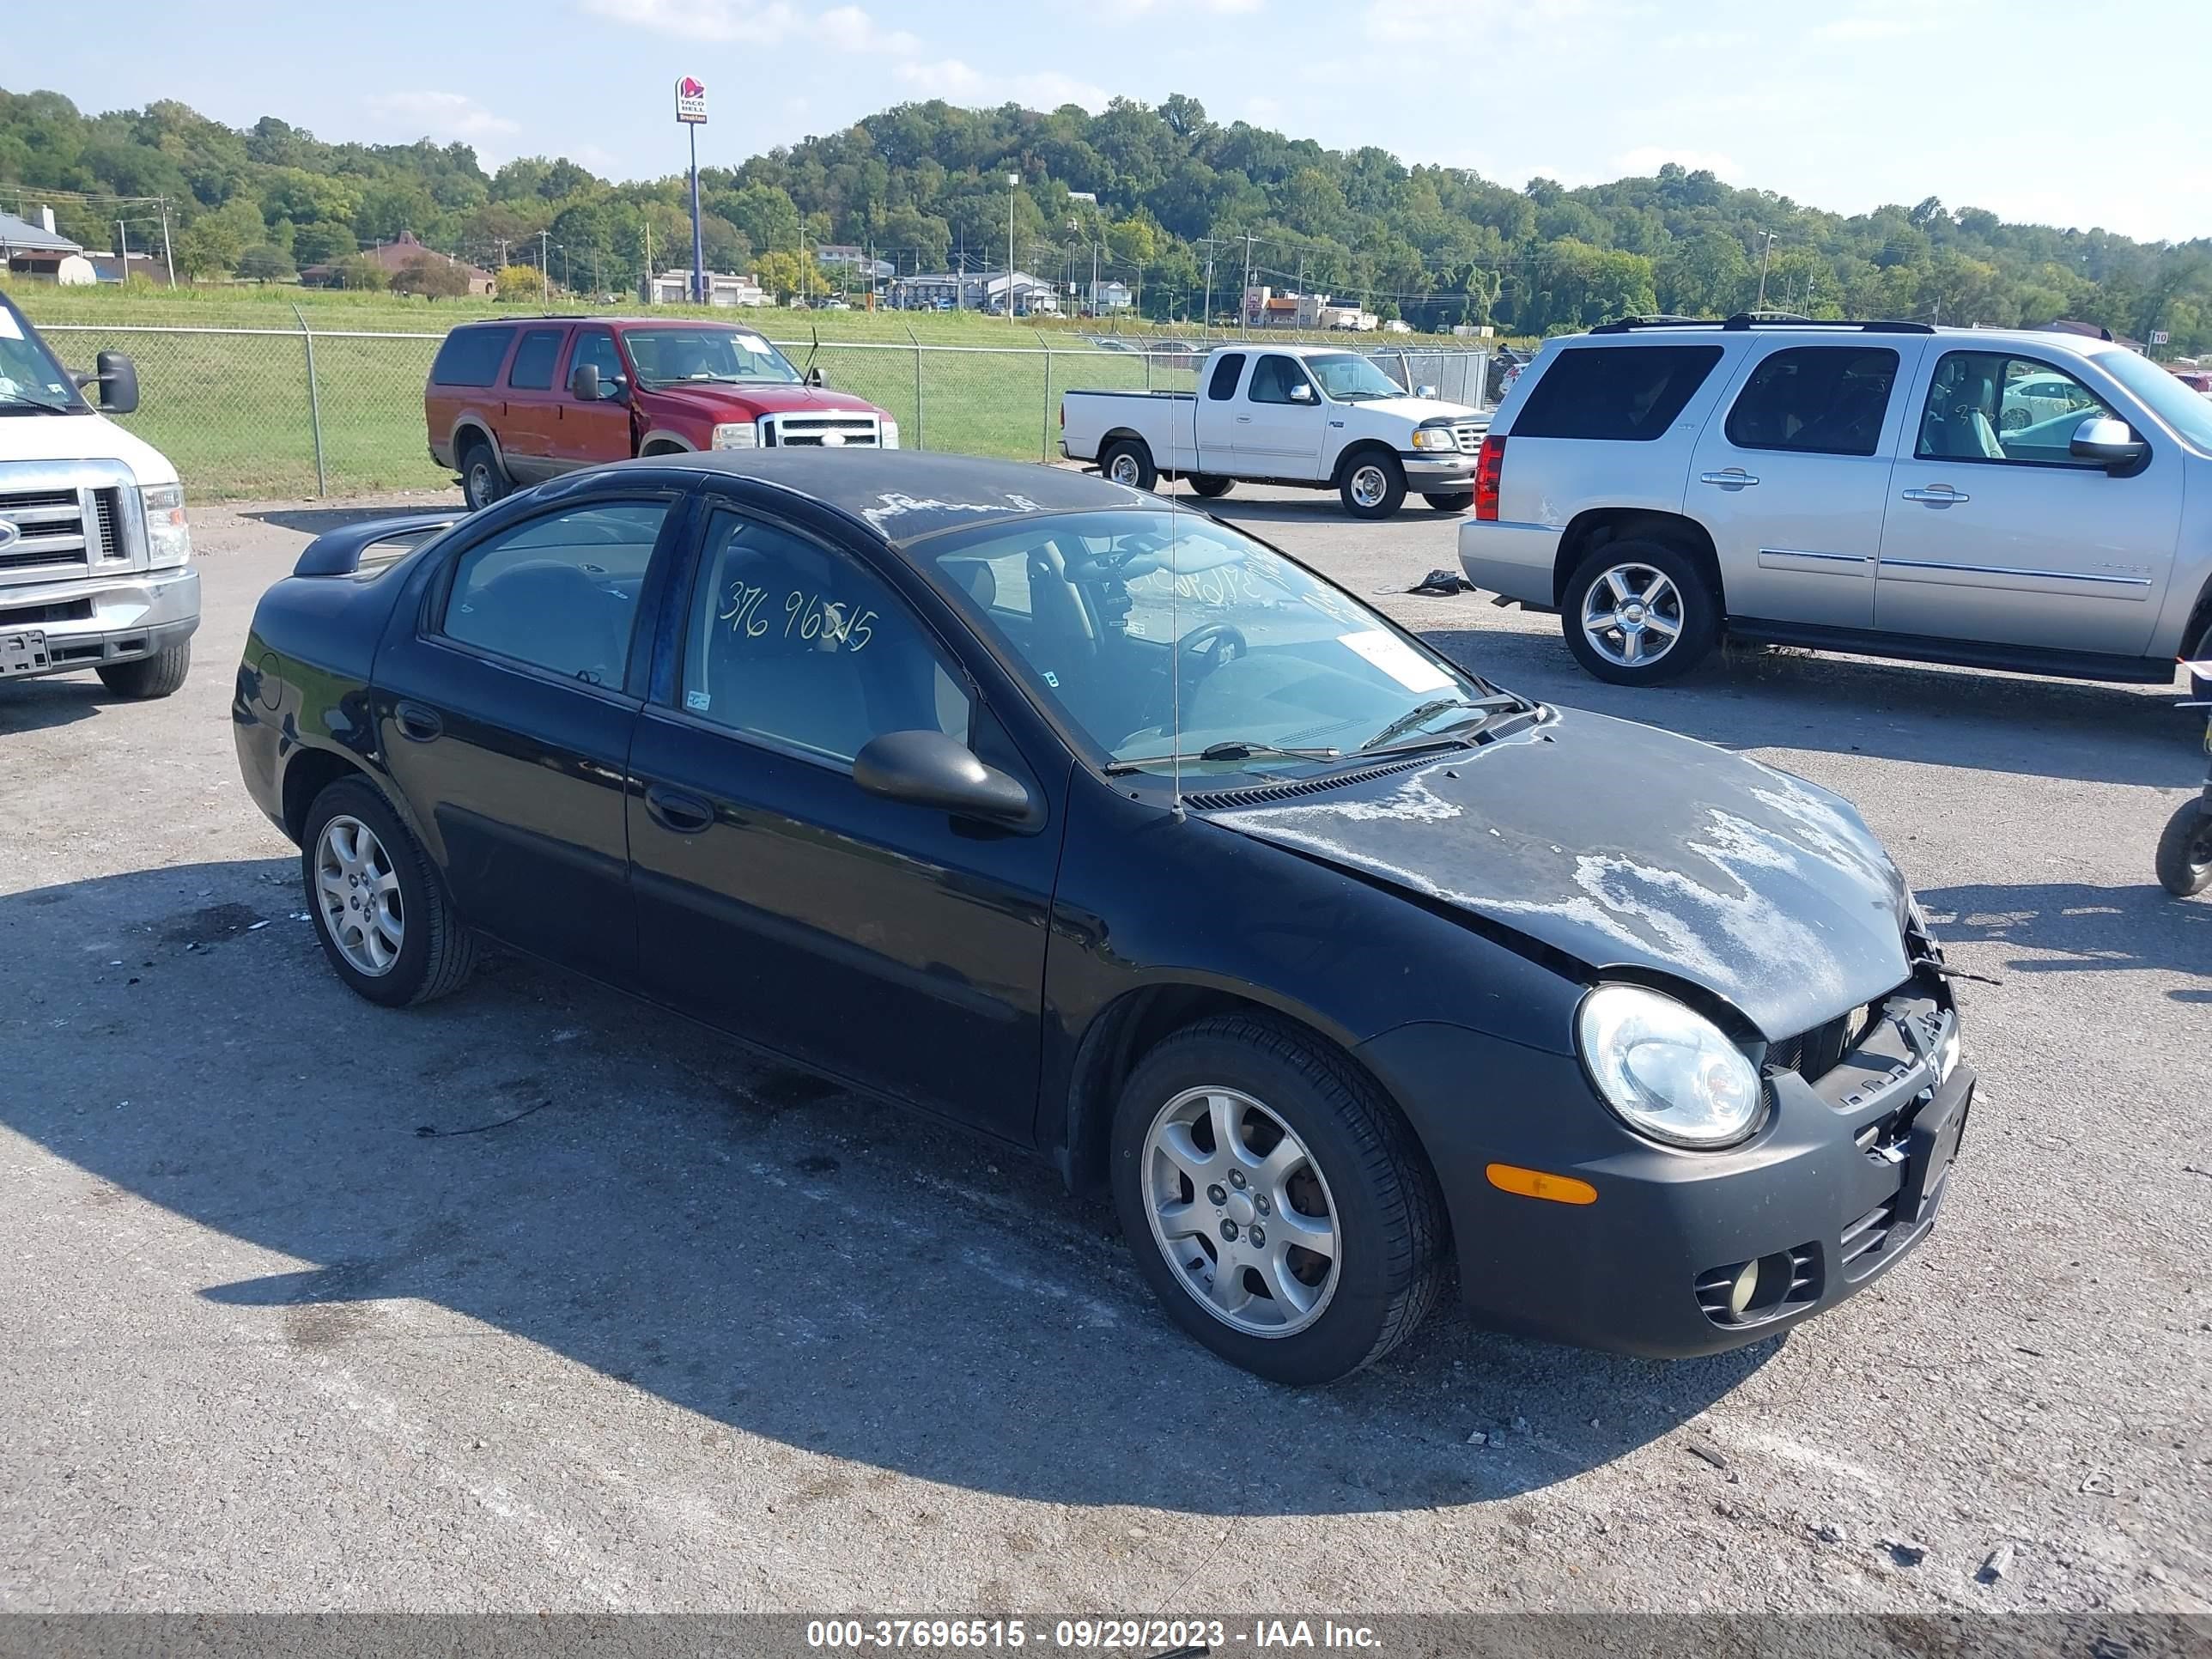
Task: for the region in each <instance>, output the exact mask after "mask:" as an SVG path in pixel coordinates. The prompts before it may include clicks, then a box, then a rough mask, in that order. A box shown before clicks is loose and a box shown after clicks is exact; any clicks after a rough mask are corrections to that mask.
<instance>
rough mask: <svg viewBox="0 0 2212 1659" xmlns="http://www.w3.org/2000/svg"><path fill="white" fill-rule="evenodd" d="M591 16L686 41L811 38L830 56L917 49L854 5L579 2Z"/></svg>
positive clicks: (774, 42)
mask: <svg viewBox="0 0 2212 1659" xmlns="http://www.w3.org/2000/svg"><path fill="white" fill-rule="evenodd" d="M577 3H578V9H580V10H582V11H584V12H586V13H588V14H589V15H592V16H594V17H604V18H606V19H608V20H609V21H612V22H617V23H627V24H629V26H630V27H633V28H641V29H649V30H652V31H653V33H658V34H673V35H678V36H680V37H681V38H683V39H684V40H709V41H715V42H732V43H735V44H738V45H741V46H781V45H782V44H783V43H784V42H785V41H787V40H811V41H814V42H817V43H818V44H820V45H822V46H827V47H829V49H830V50H831V51H833V52H848V53H854V54H860V53H866V52H878V53H883V54H886V55H888V56H891V57H896V58H903V57H908V56H911V55H912V54H913V53H915V52H919V51H921V41H919V40H916V39H915V37H914V36H913V35H911V34H909V33H908V32H907V31H906V30H904V29H886V28H884V27H881V26H880V25H878V23H877V21H876V20H875V19H874V18H872V17H871V16H870V15H868V14H867V13H866V11H863V10H862V9H860V7H858V6H833V7H832V8H830V9H829V10H827V11H811V10H808V9H805V8H803V7H800V6H797V5H793V4H791V3H789V0H577Z"/></svg>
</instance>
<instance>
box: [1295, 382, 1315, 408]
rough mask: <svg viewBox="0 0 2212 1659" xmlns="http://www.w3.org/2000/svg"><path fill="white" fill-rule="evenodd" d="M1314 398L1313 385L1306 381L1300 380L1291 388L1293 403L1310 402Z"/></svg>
mask: <svg viewBox="0 0 2212 1659" xmlns="http://www.w3.org/2000/svg"><path fill="white" fill-rule="evenodd" d="M1313 400H1314V393H1313V387H1312V386H1310V385H1308V384H1307V383H1306V382H1305V381H1304V380H1300V381H1299V382H1298V383H1297V385H1296V386H1292V387H1291V402H1292V403H1294V404H1310V403H1311V402H1312V401H1313Z"/></svg>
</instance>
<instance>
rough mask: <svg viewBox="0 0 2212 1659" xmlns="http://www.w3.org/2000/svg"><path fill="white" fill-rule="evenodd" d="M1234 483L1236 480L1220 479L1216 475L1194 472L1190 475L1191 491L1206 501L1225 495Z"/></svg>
mask: <svg viewBox="0 0 2212 1659" xmlns="http://www.w3.org/2000/svg"><path fill="white" fill-rule="evenodd" d="M1236 483H1237V480H1236V479H1234V478H1225V477H1221V476H1220V475H1219V474H1218V473H1213V472H1194V473H1192V474H1191V475H1190V487H1191V489H1192V490H1193V491H1194V492H1195V493H1196V494H1198V495H1203V496H1205V497H1206V500H1208V501H1212V500H1215V499H1216V498H1217V497H1219V496H1222V495H1227V494H1228V493H1229V492H1230V490H1231V488H1232V487H1233V486H1234V485H1235V484H1236Z"/></svg>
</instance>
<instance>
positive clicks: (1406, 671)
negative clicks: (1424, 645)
mask: <svg viewBox="0 0 2212 1659" xmlns="http://www.w3.org/2000/svg"><path fill="white" fill-rule="evenodd" d="M1337 642H1338V643H1339V644H1340V645H1348V646H1350V647H1352V649H1353V650H1354V651H1357V652H1358V653H1359V654H1360V655H1361V656H1363V657H1364V658H1366V659H1367V660H1368V661H1370V662H1371V663H1373V664H1374V665H1376V667H1377V668H1379V669H1381V670H1382V671H1383V672H1384V673H1386V674H1388V675H1389V677H1390V678H1392V679H1394V680H1395V681H1397V682H1398V684H1401V685H1402V686H1404V687H1405V688H1406V690H1408V691H1441V690H1444V689H1445V688H1446V687H1448V686H1449V685H1450V684H1451V683H1452V678H1451V676H1450V675H1449V674H1447V673H1445V672H1444V671H1443V669H1441V668H1439V667H1437V665H1435V664H1434V663H1432V662H1431V661H1430V660H1429V659H1427V658H1426V657H1425V656H1423V655H1422V654H1421V653H1419V652H1418V651H1416V650H1414V649H1413V647H1412V646H1410V645H1408V644H1407V643H1406V642H1405V641H1403V640H1401V639H1400V638H1399V637H1398V636H1397V635H1395V634H1388V633H1385V632H1384V631H1383V629H1379V628H1370V629H1366V630H1365V631H1364V632H1363V633H1358V634H1340V635H1337Z"/></svg>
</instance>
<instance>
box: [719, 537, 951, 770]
mask: <svg viewBox="0 0 2212 1659" xmlns="http://www.w3.org/2000/svg"><path fill="white" fill-rule="evenodd" d="M975 563H976V564H977V565H978V566H979V568H981V569H985V570H987V568H988V567H987V566H985V565H983V563H982V562H981V561H976V562H975ZM966 574H967V575H968V578H969V580H971V581H972V582H973V583H974V584H975V586H973V587H971V589H970V591H971V592H975V591H976V590H977V589H978V588H981V587H982V586H984V578H983V577H982V576H981V574H977V573H976V572H969V573H966ZM993 597H995V596H993ZM985 602H986V603H989V602H990V599H989V598H987V599H986V600H985ZM685 639H686V643H685V649H684V677H683V678H684V684H683V704H684V710H685V711H686V712H687V713H689V714H694V715H696V716H697V717H699V718H700V719H702V720H709V721H712V722H713V723H714V724H715V725H717V726H724V727H726V728H727V729H729V730H730V731H732V732H739V733H742V734H743V735H744V736H746V737H749V738H761V739H764V740H766V741H768V742H770V743H773V744H777V745H778V746H780V747H784V748H788V749H793V750H798V751H799V752H800V753H802V754H805V755H807V756H810V757H814V758H817V759H820V760H826V761H830V762H834V763H840V764H848V765H849V764H850V763H851V762H852V760H853V758H854V757H855V756H856V755H858V754H859V753H860V750H861V749H862V748H863V747H865V746H866V744H867V743H868V741H869V740H870V739H871V738H878V737H880V736H882V735H883V734H884V733H885V732H914V731H938V732H945V733H946V734H947V735H949V736H951V737H954V738H958V739H960V740H961V741H962V742H963V743H964V742H966V741H967V738H968V723H969V713H970V705H969V694H968V690H967V684H966V682H965V680H964V679H963V678H962V677H960V676H959V675H957V674H956V673H955V672H954V671H952V670H951V667H950V666H949V665H947V664H946V663H945V659H944V658H943V657H942V656H941V655H940V654H939V651H938V648H937V647H936V645H935V643H934V641H933V640H932V639H931V637H930V635H929V634H928V633H927V630H926V629H924V628H923V627H922V625H921V622H920V621H919V619H917V618H916V617H915V615H914V613H913V612H912V611H909V610H908V607H907V605H906V602H905V601H904V600H902V599H900V598H899V597H898V595H897V594H896V593H895V592H892V591H891V589H890V587H889V586H888V585H886V584H885V583H884V581H883V580H881V579H880V578H879V577H878V576H877V575H876V574H874V573H873V572H872V571H870V570H868V569H867V568H865V567H864V566H863V565H861V564H860V562H859V561H858V560H856V559H854V558H852V557H850V556H848V555H846V554H843V553H841V552H838V551H836V550H834V549H832V548H829V547H827V546H824V545H823V544H821V543H818V542H816V541H813V540H811V539H810V538H805V537H802V536H799V535H798V534H796V533H795V532H792V531H790V530H787V529H785V528H783V527H782V526H778V525H775V524H771V523H768V522H766V521H764V520H759V519H755V518H750V517H747V516H744V515H740V514H737V513H721V514H718V515H717V516H716V517H715V519H714V521H713V523H712V524H711V525H710V526H708V532H707V544H706V548H705V550H704V551H703V553H702V556H701V557H700V561H699V576H698V581H697V584H696V588H695V590H694V592H693V593H692V597H691V615H690V623H689V625H688V627H687V629H686V635H685Z"/></svg>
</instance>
